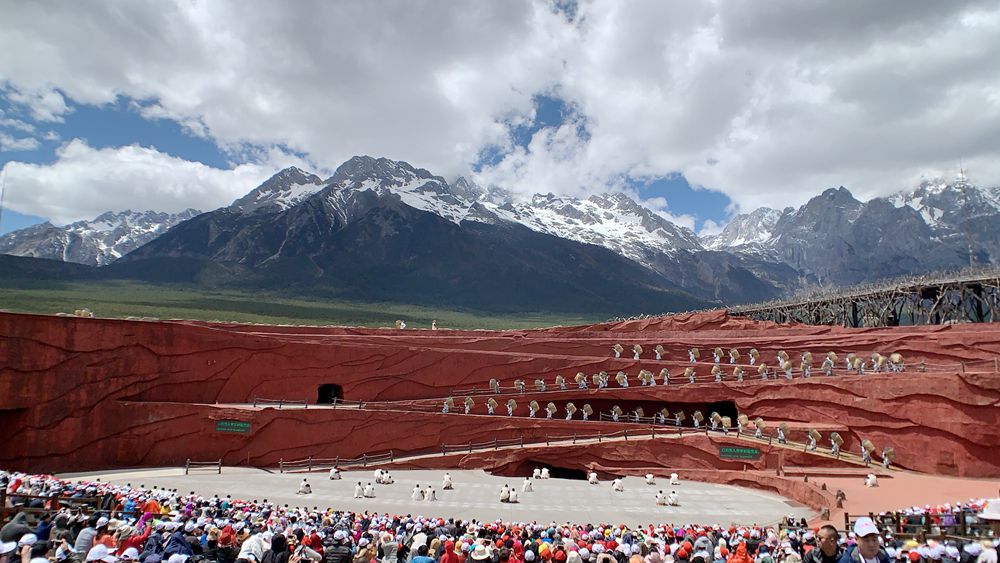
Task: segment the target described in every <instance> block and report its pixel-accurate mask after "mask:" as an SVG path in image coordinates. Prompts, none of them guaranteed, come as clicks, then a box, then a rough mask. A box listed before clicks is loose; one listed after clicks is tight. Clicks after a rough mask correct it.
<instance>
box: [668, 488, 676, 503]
mask: <svg viewBox="0 0 1000 563" xmlns="http://www.w3.org/2000/svg"><path fill="white" fill-rule="evenodd" d="M667 504H669V505H670V506H677V493H675V492H673V491H670V494H669V495H667Z"/></svg>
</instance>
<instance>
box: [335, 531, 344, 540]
mask: <svg viewBox="0 0 1000 563" xmlns="http://www.w3.org/2000/svg"><path fill="white" fill-rule="evenodd" d="M333 539H334V540H335V541H344V540H346V539H347V532H345V531H344V530H337V531H336V532H334V533H333Z"/></svg>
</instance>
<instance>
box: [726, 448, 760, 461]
mask: <svg viewBox="0 0 1000 563" xmlns="http://www.w3.org/2000/svg"><path fill="white" fill-rule="evenodd" d="M719 459H754V460H756V459H760V450H758V449H757V448H738V447H735V446H719Z"/></svg>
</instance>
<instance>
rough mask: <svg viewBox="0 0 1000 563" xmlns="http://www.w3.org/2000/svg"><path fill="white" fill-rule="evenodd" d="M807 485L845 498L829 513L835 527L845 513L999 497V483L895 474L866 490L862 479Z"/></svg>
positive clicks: (821, 478)
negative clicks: (842, 492) (823, 488)
mask: <svg viewBox="0 0 1000 563" xmlns="http://www.w3.org/2000/svg"><path fill="white" fill-rule="evenodd" d="M809 481H810V482H813V483H817V484H820V485H822V484H826V486H827V489H829V490H830V491H833V492H836V491H837V490H838V489H839V490H842V491H844V494H845V495H847V501H846V502H845V503H844V509H843V510H836V511H831V514H830V522H832V523H833V524H834V525H837V526H838V527H839V526H841V525H843V523H844V512H847V513H849V514H868V513H869V512H871V513H874V514H878V513H879V512H891V511H894V510H899V509H902V508H907V507H911V506H920V507H923V506H924V505H928V504H929V505H931V506H938V505H940V504H944V503H952V504H954V503H955V502H968V500H969V499H972V498H976V499H978V498H996V497H998V496H1000V479H968V478H962V477H945V476H940V475H927V474H923V473H913V472H910V471H895V472H893V473H892V478H891V479H882V478H880V479H879V481H878V484H879V486H878V487H874V488H868V487H866V486H865V485H864V478H863V477H860V476H857V477H833V476H829V477H826V476H816V477H810V478H809Z"/></svg>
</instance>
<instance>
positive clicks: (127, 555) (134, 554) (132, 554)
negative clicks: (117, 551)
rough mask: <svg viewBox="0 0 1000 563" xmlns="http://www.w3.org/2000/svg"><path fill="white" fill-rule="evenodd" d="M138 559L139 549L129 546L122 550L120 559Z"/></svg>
mask: <svg viewBox="0 0 1000 563" xmlns="http://www.w3.org/2000/svg"><path fill="white" fill-rule="evenodd" d="M138 559H139V550H138V549H136V548H134V547H130V548H128V549H126V550H125V551H124V552H122V561H136V560H138Z"/></svg>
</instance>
